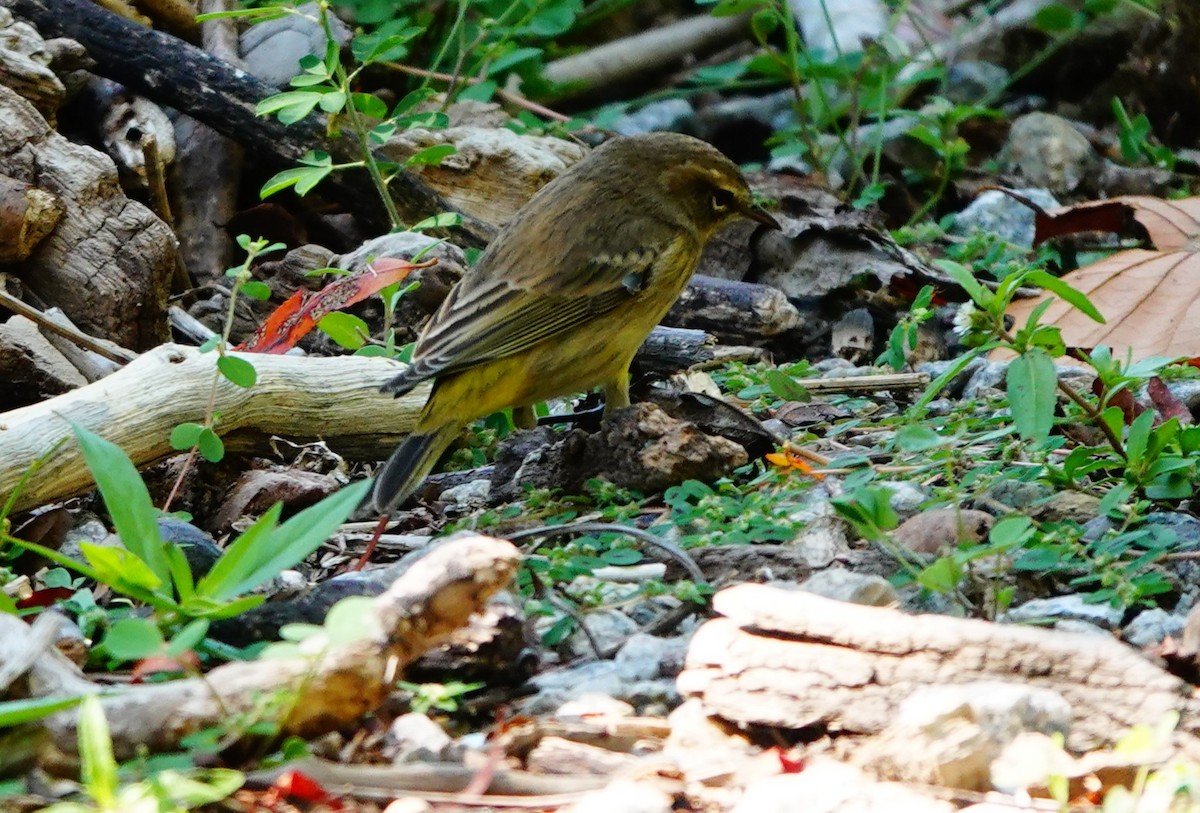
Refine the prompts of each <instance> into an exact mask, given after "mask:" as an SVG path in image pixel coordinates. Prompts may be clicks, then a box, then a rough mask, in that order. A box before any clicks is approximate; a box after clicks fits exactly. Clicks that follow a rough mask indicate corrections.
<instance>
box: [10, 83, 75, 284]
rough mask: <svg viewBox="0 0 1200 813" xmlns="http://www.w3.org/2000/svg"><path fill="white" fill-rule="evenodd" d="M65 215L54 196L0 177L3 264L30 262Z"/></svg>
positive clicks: (21, 182)
mask: <svg viewBox="0 0 1200 813" xmlns="http://www.w3.org/2000/svg"><path fill="white" fill-rule="evenodd" d="M2 81H3V80H0V82H2ZM62 214H63V205H62V202H61V201H60V200H59V199H58V198H57V197H55V196H54V195H52V194H51V193H49V192H47V191H46V190H44V189H38V188H37V187H36V186H34V185H33V184H30V183H27V182H25V181H19V180H17V179H16V178H10V177H8V176H7V175H0V263H12V262H21V261H22V260H25V259H27V258H28V257H29V255H30V254H31V253H33V250H34V248H36V247H37V244H38V243H40V242H41V241H42V240H43V239H45V237H46V235H48V234H49V233H50V232H52V231H54V227H55V226H57V225H58V221H59V219H60V218H61V217H62Z"/></svg>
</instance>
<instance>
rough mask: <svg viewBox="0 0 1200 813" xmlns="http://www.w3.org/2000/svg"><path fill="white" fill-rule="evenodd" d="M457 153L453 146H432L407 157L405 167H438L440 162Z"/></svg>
mask: <svg viewBox="0 0 1200 813" xmlns="http://www.w3.org/2000/svg"><path fill="white" fill-rule="evenodd" d="M456 152H458V148H456V147H455V146H454V145H453V144H434V145H433V146H432V147H426V148H425V149H423V150H420V151H419V152H415V153H413V154H412V155H410V156H409V158H408V160H407V161H405V162H404V164H405V166H410V167H417V166H434V167H436V166H439V165H440V164H441V163H442V160H443V159H445V158H448V157H450V156H451V155H454V153H456Z"/></svg>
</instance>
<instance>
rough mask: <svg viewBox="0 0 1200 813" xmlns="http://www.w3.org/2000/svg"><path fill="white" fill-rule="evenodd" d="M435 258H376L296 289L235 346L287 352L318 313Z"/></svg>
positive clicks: (362, 295)
mask: <svg viewBox="0 0 1200 813" xmlns="http://www.w3.org/2000/svg"><path fill="white" fill-rule="evenodd" d="M436 263H437V260H426V261H425V262H423V263H410V262H405V261H404V260H396V259H392V258H390V257H385V258H383V259H380V260H376V261H375V262H374V263H372V264H371V267H370V268H369V269H367V270H366V271H363V272H361V273H359V274H355V275H354V276H351V277H342V278H341V279H339V280H337V281H335V282H332V283H330V284H329V285H326V286H325V287H324V288H322V289H321V290H320V291H317V292H316V293H310V292H308V291H296V293H294V294H292V295H291V296H290V297H289V298H288V301H287V302H284V303H283V304H282V305H280V306H279V307H278V308H276V309H275V310H274V311H272V312H271V315H270V316H268V317H267V319H266V321H265V322H263V325H262V327H260V328H259V329H258V331H257V332H256V333H255V334H254V338H252V339H251V340H250V341H248V342H246V343H244V344H241V345H238V346H237V347H236V348H234V349H235V350H245V351H249V352H251V353H272V354H275V355H279V354H282V353H286V352H287V351H288V350H290V349H291V348H293V347H295V346H296V342H298V341H300V339H301V338H303V337H304V336H305V334H307V333H308V332H309V331H310V330H312V329H313V328H314V327H316V326H317V322H319V321H321V317H323V316H325V315H326V314H329V313H333V312H334V311H338V310H342V309H343V308H346V307H348V306H350V305H353V304H355V303H356V302H361V301H362V300H364V299H366V298H367V297H369V296H371V295H372V294H375V293H378V292H379V291H380V290H382V289H383V288H386V287H387V286H389V285H392V284H393V283H396V282H400V281H401V280H403V279H404V278H405V277H407V276H408V275H409V274H410V273H412V272H413V271H414V270H415V269H418V268H429V267H430V266H432V265H435V264H436Z"/></svg>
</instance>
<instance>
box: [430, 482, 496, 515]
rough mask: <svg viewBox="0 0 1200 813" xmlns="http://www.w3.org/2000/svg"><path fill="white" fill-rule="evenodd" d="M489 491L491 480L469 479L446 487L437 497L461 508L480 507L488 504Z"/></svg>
mask: <svg viewBox="0 0 1200 813" xmlns="http://www.w3.org/2000/svg"><path fill="white" fill-rule="evenodd" d="M491 491H492V481H491V480H471V481H469V482H466V483H460V484H459V485H456V486H451V487H450V488H447V489H446V490H444V491H443V492H442V493H441V496H440V497H439V499H441V500H442V501H443V502H448V503H453V504H454V505H456V506H458V507H459V508H463V509H472V508H482V507H483V506H485V505H487V504H488V495H489V494H490V493H491Z"/></svg>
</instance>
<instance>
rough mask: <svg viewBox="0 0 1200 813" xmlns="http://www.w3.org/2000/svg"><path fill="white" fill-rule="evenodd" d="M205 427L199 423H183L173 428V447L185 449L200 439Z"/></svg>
mask: <svg viewBox="0 0 1200 813" xmlns="http://www.w3.org/2000/svg"><path fill="white" fill-rule="evenodd" d="M203 431H204V427H203V426H201V425H200V424H198V423H181V424H179V425H178V426H176V427H175V428H174V429H172V430H171V448H172V449H178V450H180V451H184V450H186V449H190V448H192V447H193V446H195V445H196V444H197V443H198V442H199V441H200V433H201V432H203Z"/></svg>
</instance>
